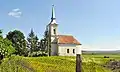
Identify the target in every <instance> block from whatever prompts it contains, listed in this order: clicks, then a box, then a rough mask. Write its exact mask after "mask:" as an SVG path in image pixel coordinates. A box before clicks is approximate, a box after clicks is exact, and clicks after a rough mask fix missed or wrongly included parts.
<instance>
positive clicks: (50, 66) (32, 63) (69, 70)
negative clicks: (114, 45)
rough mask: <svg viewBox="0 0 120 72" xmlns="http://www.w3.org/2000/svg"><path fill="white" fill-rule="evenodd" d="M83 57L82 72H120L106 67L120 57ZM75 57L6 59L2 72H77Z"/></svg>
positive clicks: (0, 71) (14, 57)
mask: <svg viewBox="0 0 120 72" xmlns="http://www.w3.org/2000/svg"><path fill="white" fill-rule="evenodd" d="M109 57H110V58H104V55H83V58H82V62H83V63H82V72H119V70H117V69H116V70H112V69H111V68H108V67H104V65H106V63H108V62H109V61H110V60H111V59H116V60H119V59H120V57H119V55H109ZM75 67H76V60H75V57H62V56H51V57H21V56H12V57H10V58H5V59H4V60H3V62H2V63H1V65H0V72H15V71H16V72H75Z"/></svg>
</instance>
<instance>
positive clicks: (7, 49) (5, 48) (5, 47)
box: [0, 30, 15, 59]
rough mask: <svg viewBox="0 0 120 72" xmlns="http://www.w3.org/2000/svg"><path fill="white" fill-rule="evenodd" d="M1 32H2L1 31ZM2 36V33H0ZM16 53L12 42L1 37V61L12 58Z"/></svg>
mask: <svg viewBox="0 0 120 72" xmlns="http://www.w3.org/2000/svg"><path fill="white" fill-rule="evenodd" d="M0 31H1V30H0ZM0 34H2V31H1V32H0ZM14 52H15V49H14V48H13V46H12V42H11V41H10V40H8V39H6V38H3V37H2V35H1V37H0V59H3V58H4V57H7V56H10V55H11V54H12V53H14Z"/></svg>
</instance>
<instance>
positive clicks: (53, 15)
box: [51, 4, 55, 19]
mask: <svg viewBox="0 0 120 72" xmlns="http://www.w3.org/2000/svg"><path fill="white" fill-rule="evenodd" d="M51 19H55V10H54V4H53V5H52V17H51Z"/></svg>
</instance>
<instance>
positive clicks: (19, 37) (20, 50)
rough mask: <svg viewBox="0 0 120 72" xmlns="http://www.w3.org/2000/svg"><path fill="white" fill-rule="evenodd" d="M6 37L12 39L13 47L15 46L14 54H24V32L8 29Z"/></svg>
mask: <svg viewBox="0 0 120 72" xmlns="http://www.w3.org/2000/svg"><path fill="white" fill-rule="evenodd" d="M6 38H7V39H9V40H10V41H12V43H13V44H12V45H13V47H15V50H16V51H15V54H16V55H26V53H27V48H26V40H25V36H24V34H23V33H22V32H21V31H19V30H14V31H10V32H9V33H8V34H7V36H6Z"/></svg>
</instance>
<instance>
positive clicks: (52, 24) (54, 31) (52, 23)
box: [49, 5, 58, 37]
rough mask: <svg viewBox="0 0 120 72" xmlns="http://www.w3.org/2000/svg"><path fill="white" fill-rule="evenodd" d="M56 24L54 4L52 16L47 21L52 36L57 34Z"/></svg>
mask: <svg viewBox="0 0 120 72" xmlns="http://www.w3.org/2000/svg"><path fill="white" fill-rule="evenodd" d="M57 28H58V24H57V23H56V17H55V10H54V5H52V17H51V21H50V23H49V30H50V34H51V36H52V37H54V36H56V35H58V29H57Z"/></svg>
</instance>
